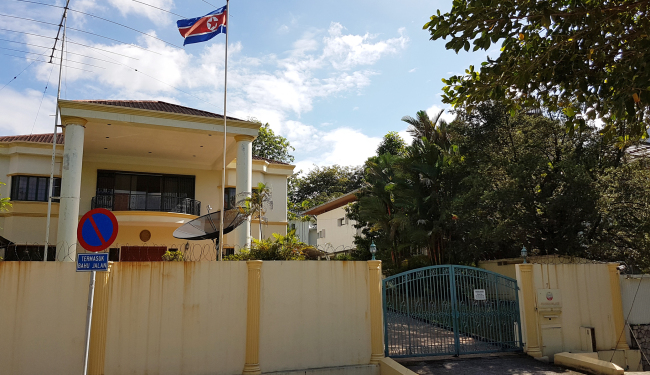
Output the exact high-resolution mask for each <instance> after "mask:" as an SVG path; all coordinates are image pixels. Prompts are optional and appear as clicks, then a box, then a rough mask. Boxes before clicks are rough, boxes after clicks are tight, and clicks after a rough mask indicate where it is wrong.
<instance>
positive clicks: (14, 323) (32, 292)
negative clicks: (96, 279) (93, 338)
mask: <svg viewBox="0 0 650 375" xmlns="http://www.w3.org/2000/svg"><path fill="white" fill-rule="evenodd" d="M89 281H90V279H89V275H88V274H87V273H77V272H75V263H52V262H49V263H45V262H0V374H1V375H17V374H34V375H36V374H82V373H83V352H84V343H85V341H84V338H85V332H84V328H85V324H86V305H87V303H88V283H89Z"/></svg>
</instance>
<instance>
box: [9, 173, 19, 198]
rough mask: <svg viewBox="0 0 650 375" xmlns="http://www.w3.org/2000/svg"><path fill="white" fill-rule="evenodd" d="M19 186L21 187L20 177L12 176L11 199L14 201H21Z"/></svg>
mask: <svg viewBox="0 0 650 375" xmlns="http://www.w3.org/2000/svg"><path fill="white" fill-rule="evenodd" d="M19 185H20V176H12V177H11V199H13V200H19V199H18V191H19Z"/></svg>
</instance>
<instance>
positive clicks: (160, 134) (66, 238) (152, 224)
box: [0, 100, 294, 261]
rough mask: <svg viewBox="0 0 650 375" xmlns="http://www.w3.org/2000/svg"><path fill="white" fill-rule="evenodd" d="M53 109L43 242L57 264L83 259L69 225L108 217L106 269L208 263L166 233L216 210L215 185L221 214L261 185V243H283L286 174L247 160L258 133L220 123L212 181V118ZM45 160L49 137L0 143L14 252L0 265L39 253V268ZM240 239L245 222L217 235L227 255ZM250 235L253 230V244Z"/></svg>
mask: <svg viewBox="0 0 650 375" xmlns="http://www.w3.org/2000/svg"><path fill="white" fill-rule="evenodd" d="M59 108H60V112H61V120H62V124H63V125H62V128H63V134H59V135H58V137H57V145H56V160H55V182H54V190H55V191H54V194H53V196H55V197H60V202H55V203H53V204H52V215H51V217H52V220H51V227H50V233H49V241H48V242H49V244H50V246H52V247H54V246H56V259H57V260H61V261H74V260H75V258H76V257H75V252H76V251H79V252H83V251H84V250H83V249H82V248H81V247H80V246H79V247H77V223H78V221H79V219H80V217H81V216H82V215H83V214H85V213H86V212H88V211H89V210H90V209H92V208H107V209H109V210H112V211H113V213H114V214H115V216H116V217H117V220H118V224H119V233H118V236H117V238H116V239H115V241H114V242H113V244H112V245H111V246H110V247H111V258H112V260H156V259H158V260H159V259H160V256H161V254H162V253H164V251H165V250H166V249H172V248H176V249H181V250H184V251H186V252H188V251H195V254H193V255H192V254H187V255H188V257H189V258H192V257H193V258H194V259H197V260H198V259H199V258H201V259H209V258H210V257H211V258H212V259H214V258H215V255H216V252H215V250H214V246H213V245H212V243H211V242H210V241H202V242H192V243H188V242H186V241H180V240H178V239H176V238H174V237H173V236H172V233H173V231H174V230H175V229H176V228H178V227H179V226H181V225H182V224H184V223H186V222H188V221H189V220H192V219H194V218H196V217H197V216H199V215H203V214H206V213H207V207H208V205H210V206H211V207H212V210H213V211H216V210H218V209H219V208H220V207H221V202H222V201H223V200H224V199H223V197H222V196H221V188H222V184H225V187H226V199H225V201H226V204H227V205H229V206H232V205H233V204H234V201H235V196H236V194H237V193H240V192H250V191H252V190H251V189H252V188H253V187H255V186H256V185H257V183H258V182H263V183H265V184H267V186H269V187H270V188H271V190H272V194H273V200H274V201H275V202H276V204H275V205H274V208H273V209H270V210H268V212H267V214H266V216H267V219H268V224H265V227H264V228H263V232H264V235H265V237H266V236H270V235H271V234H272V233H282V234H286V227H287V209H286V204H285V203H284V202H286V199H287V178H288V177H289V176H290V175H291V174H292V173H293V169H294V166H292V165H289V164H286V163H281V162H276V161H272V160H266V159H262V158H254V157H253V156H252V145H251V143H252V141H253V140H254V139H255V137H256V136H257V134H258V129H259V127H260V125H259V124H257V123H252V122H248V121H243V120H239V119H235V118H230V117H229V118H228V122H227V126H228V128H227V138H226V144H227V146H226V164H227V167H226V180H225V181H222V165H223V144H224V139H223V134H224V132H223V130H224V119H223V116H221V115H218V114H214V113H210V112H206V111H201V110H197V109H193V108H188V107H183V106H179V105H175V104H170V103H165V102H159V101H120V100H102V101H100V100H83V101H76V100H72V101H70V100H60V101H59ZM51 159H52V134H42V135H21V136H5V137H0V181H2V182H5V183H6V184H7V185H6V186H2V187H0V194H1V195H2V196H3V197H11V201H12V204H13V207H12V208H11V209H9V210H8V211H6V212H1V213H0V228H1V229H0V236H2V237H4V238H5V239H7V240H8V241H10V242H12V243H13V244H15V246H17V248H18V249H19V250H20V253H19V254H18V255H16V254H8V253H7V254H5V256H4V258H5V259H6V260H11V259H12V258H16V257H19V258H21V259H24V258H25V257H32V258H39V256H38V254H39V252H40V254H41V255H40V258H42V254H43V247H44V246H43V245H44V244H45V237H46V233H45V232H46V231H45V227H46V216H47V206H48V204H47V191H48V183H49V175H50V168H51ZM250 230H251V223H250V222H245V223H244V224H243V225H241V226H240V227H239V228H237V229H236V230H235V231H234V232H232V233H230V234H227V235H225V236H224V237H225V241H224V244H225V245H224V247H225V248H227V249H228V250H227V251H228V252H232V251H233V249H237V248H241V247H244V246H247V245H248V244H249V243H250V238H249V236H250V235H251V234H250ZM258 231H259V229H258V225H254V224H253V225H252V236H253V238H257V236H258ZM197 244H200V246H198V247H197V246H196V245H197ZM1 245H2V243H1V241H0V246H1ZM21 246H22V247H21ZM197 249H198V250H197ZM49 255H50V257H51V256H52V255H53V254H52V251H49ZM0 256H2V254H0Z"/></svg>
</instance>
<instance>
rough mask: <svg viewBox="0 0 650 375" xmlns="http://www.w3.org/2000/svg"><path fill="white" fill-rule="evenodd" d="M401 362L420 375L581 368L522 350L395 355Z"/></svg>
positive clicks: (513, 374)
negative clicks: (423, 356) (542, 359)
mask: <svg viewBox="0 0 650 375" xmlns="http://www.w3.org/2000/svg"><path fill="white" fill-rule="evenodd" d="M398 362H400V363H401V364H402V365H404V366H406V367H408V368H409V369H411V370H412V371H414V372H416V373H417V374H419V375H470V374H471V375H474V374H481V375H503V374H508V375H556V374H562V375H578V374H582V373H581V372H576V371H572V370H567V369H564V368H562V367H558V366H554V365H552V364H548V363H543V362H540V361H538V360H536V359H533V358H531V357H529V356H527V355H523V354H501V355H493V356H485V355H484V356H481V357H479V356H476V357H460V358H453V357H445V358H435V357H429V358H427V360H426V361H423V360H421V359H414V358H410V359H404V360H402V359H398Z"/></svg>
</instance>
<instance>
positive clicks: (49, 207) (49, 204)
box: [43, 0, 70, 262]
mask: <svg viewBox="0 0 650 375" xmlns="http://www.w3.org/2000/svg"><path fill="white" fill-rule="evenodd" d="M69 6H70V0H67V1H66V2H65V8H63V16H61V23H60V24H59V30H58V31H57V32H56V38H54V46H53V47H52V54H51V55H50V63H52V58H53V57H54V51H55V50H56V43H57V41H58V40H59V33H60V32H61V28H63V38H62V39H61V58H60V59H59V87H58V89H57V92H56V115H55V116H54V132H53V133H52V163H51V166H50V186H49V192H48V194H47V222H46V224H45V249H44V251H43V262H47V250H48V246H49V245H50V221H51V217H52V192H53V191H54V164H55V159H56V140H57V138H58V134H57V129H58V127H59V99H61V75H62V74H61V73H62V72H63V46H64V44H65V31H66V24H67V23H68V7H69ZM61 251H63V249H61Z"/></svg>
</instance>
